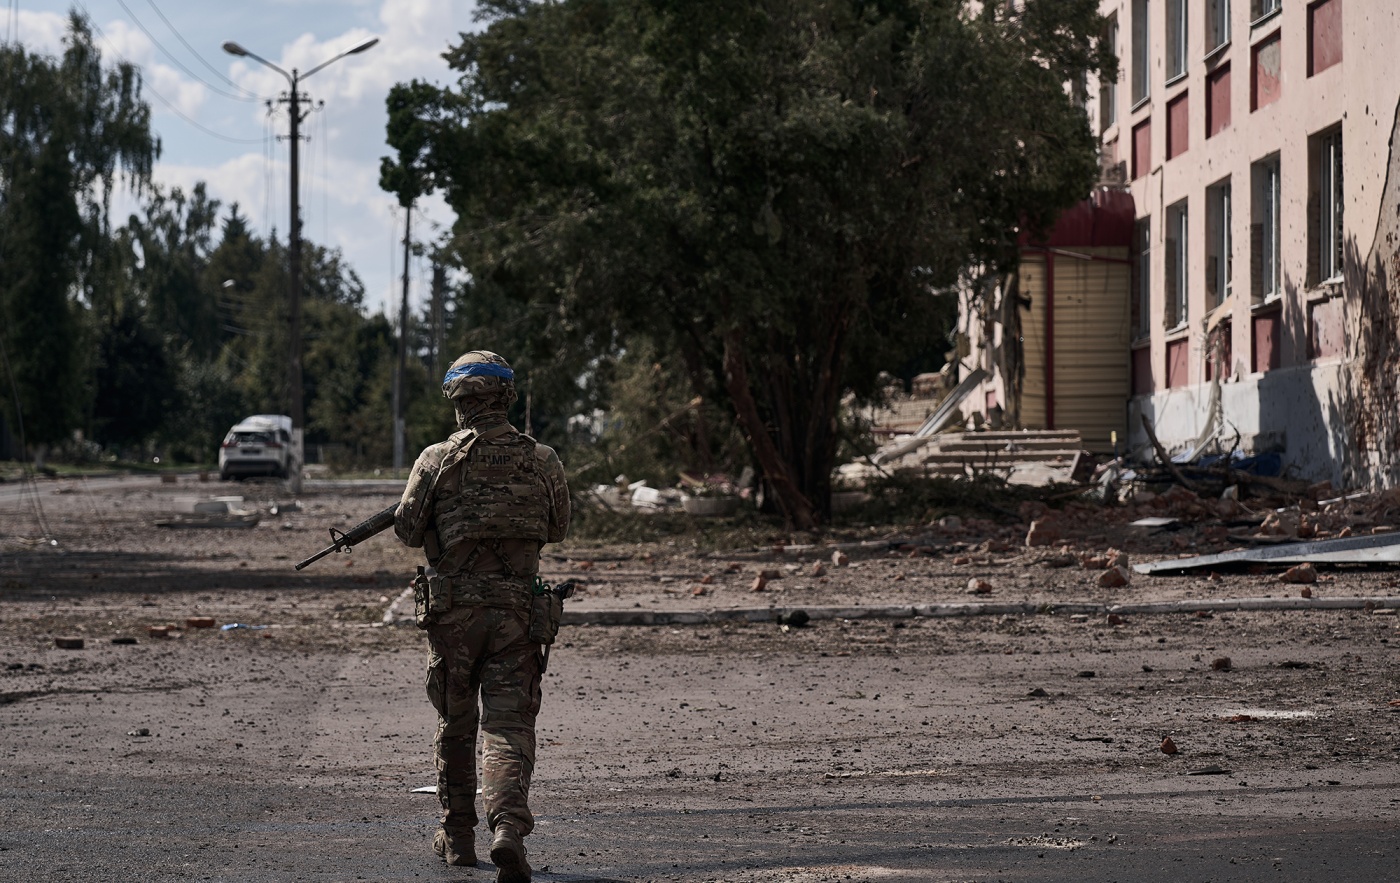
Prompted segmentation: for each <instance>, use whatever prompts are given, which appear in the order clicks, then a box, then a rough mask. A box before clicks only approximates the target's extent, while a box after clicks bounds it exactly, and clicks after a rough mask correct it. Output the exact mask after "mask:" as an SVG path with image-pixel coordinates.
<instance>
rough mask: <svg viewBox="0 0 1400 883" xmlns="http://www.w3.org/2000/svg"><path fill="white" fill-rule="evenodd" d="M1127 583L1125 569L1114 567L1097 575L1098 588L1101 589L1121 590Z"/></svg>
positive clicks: (1126, 570) (1126, 571)
mask: <svg viewBox="0 0 1400 883" xmlns="http://www.w3.org/2000/svg"><path fill="white" fill-rule="evenodd" d="M1128 582H1129V578H1128V569H1127V568H1126V567H1114V568H1112V569H1110V570H1105V571H1104V572H1103V573H1101V574H1099V588H1101V589H1118V588H1122V587H1123V586H1126V585H1127V584H1128Z"/></svg>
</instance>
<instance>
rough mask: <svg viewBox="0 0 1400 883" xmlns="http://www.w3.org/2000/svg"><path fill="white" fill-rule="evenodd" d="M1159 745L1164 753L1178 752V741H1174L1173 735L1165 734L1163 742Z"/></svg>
mask: <svg viewBox="0 0 1400 883" xmlns="http://www.w3.org/2000/svg"><path fill="white" fill-rule="evenodd" d="M1159 747H1160V748H1161V750H1162V753H1163V754H1167V755H1171V754H1176V753H1177V747H1176V743H1175V742H1173V741H1172V737H1171V736H1163V737H1162V744H1161V745H1160V746H1159Z"/></svg>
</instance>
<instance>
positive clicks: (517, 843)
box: [491, 822, 530, 883]
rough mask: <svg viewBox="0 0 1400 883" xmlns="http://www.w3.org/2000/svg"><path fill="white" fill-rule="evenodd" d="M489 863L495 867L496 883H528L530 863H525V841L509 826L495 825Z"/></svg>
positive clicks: (504, 824) (503, 824)
mask: <svg viewBox="0 0 1400 883" xmlns="http://www.w3.org/2000/svg"><path fill="white" fill-rule="evenodd" d="M491 861H492V862H493V863H494V864H495V865H496V883H530V863H529V862H527V861H525V841H524V839H523V838H522V837H521V836H520V832H519V831H516V830H515V828H514V827H513V826H511V825H508V824H506V823H504V822H502V823H500V824H498V825H496V837H495V839H493V840H492V841H491Z"/></svg>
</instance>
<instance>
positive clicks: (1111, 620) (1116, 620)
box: [1108, 613, 1127, 625]
mask: <svg viewBox="0 0 1400 883" xmlns="http://www.w3.org/2000/svg"><path fill="white" fill-rule="evenodd" d="M1126 622H1127V620H1126V619H1124V618H1123V617H1121V616H1119V615H1118V614H1116V613H1110V614H1109V615H1108V624H1109V625H1123V624H1124V623H1126Z"/></svg>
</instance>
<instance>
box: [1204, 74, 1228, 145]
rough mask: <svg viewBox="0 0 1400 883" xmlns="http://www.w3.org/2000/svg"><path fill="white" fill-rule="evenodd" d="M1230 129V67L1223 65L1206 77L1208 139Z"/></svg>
mask: <svg viewBox="0 0 1400 883" xmlns="http://www.w3.org/2000/svg"><path fill="white" fill-rule="evenodd" d="M1228 128H1230V65H1229V64H1228V63H1226V64H1222V65H1221V66H1220V67H1218V68H1216V69H1215V70H1213V71H1211V72H1210V75H1209V76H1207V77H1206V137H1207V138H1210V137H1213V136H1215V135H1218V134H1219V133H1221V132H1223V131H1225V130H1226V129H1228Z"/></svg>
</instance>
